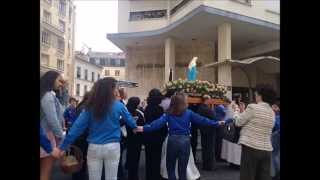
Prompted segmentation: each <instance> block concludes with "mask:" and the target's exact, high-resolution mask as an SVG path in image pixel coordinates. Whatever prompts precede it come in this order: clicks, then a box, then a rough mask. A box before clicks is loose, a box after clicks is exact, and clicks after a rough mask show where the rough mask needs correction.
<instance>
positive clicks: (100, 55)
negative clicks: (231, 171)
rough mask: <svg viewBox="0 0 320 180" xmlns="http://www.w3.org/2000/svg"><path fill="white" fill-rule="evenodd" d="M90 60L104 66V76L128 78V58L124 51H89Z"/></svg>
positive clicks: (120, 78) (119, 78) (118, 78)
mask: <svg viewBox="0 0 320 180" xmlns="http://www.w3.org/2000/svg"><path fill="white" fill-rule="evenodd" d="M88 55H89V56H90V62H91V63H95V64H97V65H100V66H103V70H102V76H103V77H113V78H115V79H116V80H126V58H125V54H124V53H113V52H94V51H89V52H88Z"/></svg>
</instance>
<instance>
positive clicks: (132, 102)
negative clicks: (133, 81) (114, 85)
mask: <svg viewBox="0 0 320 180" xmlns="http://www.w3.org/2000/svg"><path fill="white" fill-rule="evenodd" d="M139 104H140V98H139V97H135V96H134V97H130V98H129V100H128V103H127V109H128V111H129V112H130V113H131V114H132V115H134V113H135V110H136V109H137V108H138V106H139Z"/></svg>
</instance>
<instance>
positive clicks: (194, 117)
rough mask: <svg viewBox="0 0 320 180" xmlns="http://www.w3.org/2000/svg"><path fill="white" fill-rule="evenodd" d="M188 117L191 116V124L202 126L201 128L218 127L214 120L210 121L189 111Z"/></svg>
mask: <svg viewBox="0 0 320 180" xmlns="http://www.w3.org/2000/svg"><path fill="white" fill-rule="evenodd" d="M190 116H191V122H193V123H196V124H199V125H203V126H214V127H217V126H219V122H217V121H216V120H215V119H212V120H210V119H208V118H206V117H203V116H200V115H199V114H197V113H194V112H192V111H190Z"/></svg>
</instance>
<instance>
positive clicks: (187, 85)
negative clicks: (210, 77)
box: [162, 78, 227, 99]
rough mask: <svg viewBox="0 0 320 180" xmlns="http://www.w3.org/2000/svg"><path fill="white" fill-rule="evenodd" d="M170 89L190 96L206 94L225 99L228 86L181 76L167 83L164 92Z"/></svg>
mask: <svg viewBox="0 0 320 180" xmlns="http://www.w3.org/2000/svg"><path fill="white" fill-rule="evenodd" d="M169 89H173V90H176V91H182V92H184V93H186V94H188V96H190V97H203V96H204V95H209V96H210V97H211V98H213V99H225V98H226V97H225V94H226V93H227V88H226V87H225V86H224V85H221V84H215V83H211V82H209V81H202V80H195V81H188V80H187V79H180V78H179V79H178V80H175V81H169V82H167V83H165V84H164V86H163V88H162V92H163V93H166V91H167V90H169Z"/></svg>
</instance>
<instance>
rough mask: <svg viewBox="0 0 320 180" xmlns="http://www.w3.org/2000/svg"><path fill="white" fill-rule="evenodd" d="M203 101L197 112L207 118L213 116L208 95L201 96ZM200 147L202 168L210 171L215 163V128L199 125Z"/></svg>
mask: <svg viewBox="0 0 320 180" xmlns="http://www.w3.org/2000/svg"><path fill="white" fill-rule="evenodd" d="M202 99H203V103H202V104H201V105H200V106H199V108H198V111H197V113H198V114H200V115H201V116H204V117H207V118H209V119H213V118H214V112H213V110H212V109H211V108H210V107H209V100H210V96H208V95H205V96H203V98H202ZM200 133H201V149H202V169H203V170H206V171H211V170H212V169H214V167H215V165H216V158H215V156H214V154H215V150H214V147H215V136H216V128H215V127H211V126H201V127H200Z"/></svg>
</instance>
